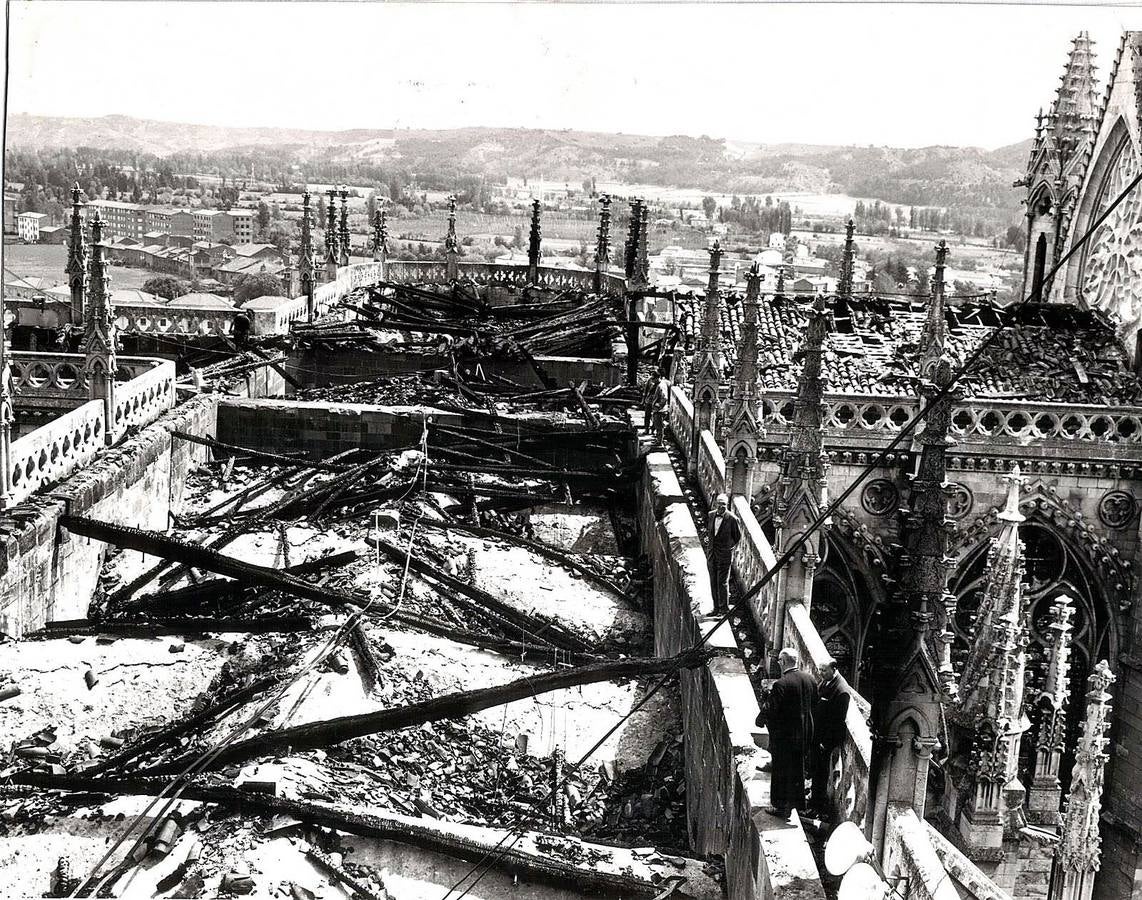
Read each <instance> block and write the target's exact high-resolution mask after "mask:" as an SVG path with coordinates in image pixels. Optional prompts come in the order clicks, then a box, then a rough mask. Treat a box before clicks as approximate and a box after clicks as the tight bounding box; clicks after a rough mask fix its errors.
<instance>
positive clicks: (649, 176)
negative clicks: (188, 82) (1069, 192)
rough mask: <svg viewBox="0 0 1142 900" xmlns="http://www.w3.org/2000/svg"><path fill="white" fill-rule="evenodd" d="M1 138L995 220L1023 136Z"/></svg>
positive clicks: (38, 130)
mask: <svg viewBox="0 0 1142 900" xmlns="http://www.w3.org/2000/svg"><path fill="white" fill-rule="evenodd" d="M8 143H9V146H11V147H13V148H49V147H80V146H84V147H92V148H96V149H107V150H112V149H114V150H121V151H129V152H133V153H139V154H149V155H154V156H158V157H164V156H171V155H185V154H200V155H206V154H215V155H217V154H243V153H245V154H249V153H251V152H253V151H258V150H259V149H261V150H263V151H267V152H274V153H277V154H280V155H283V156H285V155H288V156H290V157H291V158H294V159H296V161H297V162H298V163H300V164H303V165H304V164H306V163H312V162H314V161H320V162H322V163H331V162H336V161H338V160H343V161H345V162H347V163H348V162H352V163H357V164H368V165H374V166H380V167H383V168H386V169H388V168H392V169H402V170H405V171H410V172H437V173H445V174H454V175H457V176H461V175H477V176H484V177H491V178H502V177H505V176H517V177H518V176H526V177H539V178H549V179H556V180H566V181H571V182H577V181H580V180H582V179H584V178H592V177H594V178H599V179H617V180H622V181H628V182H641V183H650V184H659V185H666V186H684V187H694V188H699V189H702V190H709V191H711V192H715V191H716V192H733V193H739V194H759V195H760V194H764V193H768V192H779V191H780V192H789V191H806V192H817V193H829V192H833V193H845V194H850V195H852V196H857V197H877V198H880V199H882V200H885V201H888V202H891V203H901V204H910V205H919V206H947V207H955V208H956V209H959V210H961V211H964V212H965V213H972V214H982V215H984V216H986V218H988V219H989V220H992V221H996V222H1000V221H1010V222H1016V221H1018V212H1019V200H1020V196H1019V194H1018V192H1017V191H1015V190H1013V189H1012V186H1011V185H1012V182H1013V181H1014V180H1015V179H1017V178H1018V177H1019V176H1020V175H1021V174H1022V172H1023V169H1024V166H1025V165H1026V160H1027V154H1028V152H1029V148H1030V140H1028V141H1025V142H1023V143H1019V144H1013V145H1011V146H1008V147H1001V148H998V149H996V150H983V149H980V148H978V147H924V148H918V149H901V148H893V147H867V146H866V147H842V146H827V145H817V144H791V143H786V144H759V143H756V142H748V141H735V140H732V139H721V138H710V137H705V136H703V137H698V138H695V137H687V136H684V135H668V136H650V135H627V134H606V133H600V132H590V131H572V130H553V129H540V130H535V129H507V128H461V129H451V130H440V131H426V130H398V131H394V130H392V129H353V130H350V131H312V130H304V129H292V128H226V127H219V126H213V125H189V124H182V123H174V122H160V121H154V120H148V119H135V118H131V117H129V116H105V117H102V118H55V117H48V116H33V115H24V114H16V115H12V116H11V117H10V118H9V120H8Z"/></svg>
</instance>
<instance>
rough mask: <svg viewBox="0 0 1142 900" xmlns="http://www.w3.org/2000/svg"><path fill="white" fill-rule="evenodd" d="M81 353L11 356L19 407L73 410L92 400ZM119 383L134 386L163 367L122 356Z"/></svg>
mask: <svg viewBox="0 0 1142 900" xmlns="http://www.w3.org/2000/svg"><path fill="white" fill-rule="evenodd" d="M84 361H85V359H84V356H83V354H81V353H40V352H28V351H20V350H17V351H14V352H12V353H10V354H9V355H8V363H9V368H10V370H11V373H12V393H13V394H14V396H15V401H16V406H17V408H19V407H20V406H34V407H47V408H51V407H57V408H62V409H72V408H74V407H76V406H81V405H82V404H84V403H86V402H87V401H88V400H89V399H90V393H91V392H90V390H89V389H88V384H87V375H86V374H85V373H84V371H83V366H84ZM118 363H119V372H118V378H117V379H116V380H117V381H118V382H121V383H125V382H130V381H131V379H133V378H136V377H138V376H140V375H144V374H146V373H148V372H150V371H151V370H152V369H154V368H155V367H156V366H160V365H161V361H160V360H156V359H153V358H151V357H138V356H120V357H119V358H118Z"/></svg>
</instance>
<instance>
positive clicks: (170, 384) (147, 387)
mask: <svg viewBox="0 0 1142 900" xmlns="http://www.w3.org/2000/svg"><path fill="white" fill-rule="evenodd" d="M174 405H175V364H174V363H173V362H171V361H170V360H166V359H164V360H158V361H156V364H155V365H154V366H152V367H151V368H150V369H149V370H148V371H146V372H143V373H142V374H140V375H136V376H135V377H134V378H132V379H131V380H130V381H127V382H123V383H122V384H119V385H118V386H116V388H115V421H114V423H113V424H112V435H113V437H114V439H115V440H118V439H119V438H121V437H122V436H123V435H124V434H125V433H126V431H127V429H128V428H131V427H141V426H143V425H149V424H150V423H151V422H153V421H155V419H157V418H158V417H159V416H161V415H162V414H163V413H164V412H166V411H167V410H168V409H173V408H174Z"/></svg>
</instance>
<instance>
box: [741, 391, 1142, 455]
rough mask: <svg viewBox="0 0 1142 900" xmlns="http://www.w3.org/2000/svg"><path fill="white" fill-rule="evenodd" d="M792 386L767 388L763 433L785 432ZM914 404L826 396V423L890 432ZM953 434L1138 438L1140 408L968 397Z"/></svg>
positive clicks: (842, 429)
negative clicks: (782, 389)
mask: <svg viewBox="0 0 1142 900" xmlns="http://www.w3.org/2000/svg"><path fill="white" fill-rule="evenodd" d="M794 400H795V395H794V393H793V392H792V391H771V392H769V393H767V394H766V396H765V397H764V399H763V400H762V424H763V425H764V427H765V429H766V431H767V432H776V433H782V432H784V431H787V430H788V428H789V427H790V423H791V422H792V420H793V405H794ZM918 409H919V406H918V403H917V400H916V398H914V397H895V398H894V397H876V396H871V395H860V394H843V395H830V396H828V397H826V399H825V425H826V427H827V428H829V429H831V430H832V431H834V432H839V433H842V434H867V435H876V436H888V437H891V436H892V435H894V434H897V433H898V432H899V431H900V430H901V429H902V428H903V427H904V425H905V424H906V423H907V422H908V421H909V419H911V418H912V417H913V416H914V415H915V414H916V412H917V410H918ZM951 431H952V434H953V435H954V436H955V437H956V438H958V439H961V440H964V441H969V442H970V441H977V440H978V441H995V440H999V441H1010V442H1020V441H1024V440H1029V439H1034V440H1036V441H1044V440H1046V441H1051V440H1058V441H1097V442H1103V443H1142V408H1138V407H1110V406H1099V405H1094V404H1090V405H1075V404H1063V403H1039V402H1033V401H1021V400H973V401H972V402H971V404H970V405H963V404H961V405H957V406H955V407H954V408H953V411H952V422H951Z"/></svg>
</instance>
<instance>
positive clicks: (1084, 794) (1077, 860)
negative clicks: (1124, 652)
mask: <svg viewBox="0 0 1142 900" xmlns="http://www.w3.org/2000/svg"><path fill="white" fill-rule="evenodd" d="M1113 683H1114V673H1113V672H1111V671H1110V664H1109V663H1107V661H1106V660H1102V661H1100V662H1099V663H1098V665H1097V666H1095V668H1094V671H1093V672H1092V673H1091V675H1090V678H1089V679H1088V681H1087V695H1086V701H1087V702H1086V717H1085V718H1084V720H1083V724H1082V736H1081V737H1080V738H1079V743H1078V748H1077V749H1076V751H1075V766H1074V769H1073V770H1072V771H1071V790H1070V793H1069V794H1068V795H1067V803H1066V813H1065V814H1064V816H1063V834H1062V841H1061V843H1060V845H1059V850H1058V859H1059V863H1060V865H1061V867H1062V869H1063V876H1064V879H1065V880H1066V881H1067V882H1068V885H1067V886H1073V887H1074V888H1076V889H1075V890H1072V891H1070V892H1066V887H1064V891H1065V892H1064V893H1063V894H1061V895H1060V896H1064V897H1067V898H1068V900H1070V898H1072V897H1073V898H1075V900H1086V898H1089V897H1090V894H1091V890H1092V889H1093V880H1094V879H1093V877H1090V876H1093V873H1095V872H1097V871H1098V869H1099V866H1100V856H1101V849H1102V841H1101V838H1100V836H1099V830H1098V825H1099V818H1100V816H1101V814H1102V789H1103V776H1104V774H1105V769H1106V763H1107V762H1108V760H1109V756H1108V754H1107V752H1106V748H1107V744H1108V743H1109V740H1108V738H1107V736H1106V733H1107V731H1108V729H1109V728H1110V721H1109V716H1110V701H1111V695H1110V693H1109V690H1108V688H1109V687H1110V686H1111V684H1113ZM1084 888H1085V890H1084Z"/></svg>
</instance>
